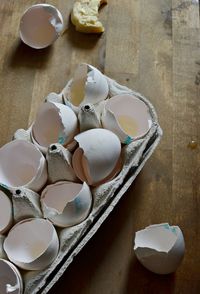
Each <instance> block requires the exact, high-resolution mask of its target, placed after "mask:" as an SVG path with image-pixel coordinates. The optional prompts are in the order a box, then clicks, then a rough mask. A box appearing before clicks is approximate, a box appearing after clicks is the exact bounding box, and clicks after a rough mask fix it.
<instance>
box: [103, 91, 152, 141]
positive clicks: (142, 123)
mask: <svg viewBox="0 0 200 294" xmlns="http://www.w3.org/2000/svg"><path fill="white" fill-rule="evenodd" d="M102 125H103V127H104V128H106V129H109V130H111V131H112V132H114V133H115V134H116V135H117V136H118V137H119V139H120V141H121V142H122V143H124V144H129V143H130V142H132V141H133V140H137V139H140V138H142V137H144V136H145V135H146V134H147V133H148V131H149V129H150V128H151V125H152V118H151V115H150V112H149V109H148V107H147V105H146V104H145V103H144V102H143V101H142V100H140V99H138V98H137V97H135V96H134V95H129V94H123V95H117V96H113V97H112V98H110V99H108V100H107V101H106V103H105V107H104V111H103V114H102Z"/></svg>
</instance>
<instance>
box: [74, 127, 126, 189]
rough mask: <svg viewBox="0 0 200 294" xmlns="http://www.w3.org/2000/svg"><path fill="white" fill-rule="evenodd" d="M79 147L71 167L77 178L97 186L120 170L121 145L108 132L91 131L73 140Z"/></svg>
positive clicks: (114, 136)
mask: <svg viewBox="0 0 200 294" xmlns="http://www.w3.org/2000/svg"><path fill="white" fill-rule="evenodd" d="M74 139H75V140H76V141H77V142H78V144H79V147H78V148H77V149H76V151H75V152H74V154H73V157H72V165H73V168H74V171H75V173H76V175H77V177H78V178H79V179H80V180H81V181H83V182H86V183H87V184H89V185H93V186H97V185H99V184H101V183H103V182H106V181H108V180H111V179H112V178H113V177H114V176H115V175H116V174H117V173H118V172H119V171H120V169H121V143H120V141H119V139H118V137H117V136H116V135H115V134H114V133H112V132H111V131H109V130H105V129H91V130H88V131H86V132H83V133H81V134H79V135H77V136H75V138H74Z"/></svg>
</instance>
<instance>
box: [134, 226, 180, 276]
mask: <svg viewBox="0 0 200 294" xmlns="http://www.w3.org/2000/svg"><path fill="white" fill-rule="evenodd" d="M134 250H135V254H136V256H137V258H138V260H139V261H140V262H141V263H142V265H143V266H144V267H146V268H147V269H148V270H150V271H152V272H154V273H157V274H169V273H172V272H174V271H176V269H177V268H178V266H179V265H180V263H181V261H182V259H183V256H184V251H185V242H184V238H183V234H182V231H181V229H180V228H179V227H178V226H170V225H169V224H167V223H166V224H158V225H151V226H149V227H146V228H145V229H144V230H141V231H138V232H136V235H135V246H134Z"/></svg>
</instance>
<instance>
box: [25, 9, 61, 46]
mask: <svg viewBox="0 0 200 294" xmlns="http://www.w3.org/2000/svg"><path fill="white" fill-rule="evenodd" d="M63 27H64V24H63V18H62V15H61V13H60V11H59V10H58V9H57V8H56V7H54V6H52V5H49V4H36V5H33V6H31V7H29V8H28V9H27V10H26V11H25V12H24V14H23V16H22V18H21V20H20V38H21V40H22V41H23V42H24V43H25V44H26V45H28V46H30V47H32V48H34V49H42V48H46V47H48V46H49V45H51V44H52V43H53V42H54V41H55V40H56V39H57V38H58V37H59V35H60V33H61V31H62V30H63Z"/></svg>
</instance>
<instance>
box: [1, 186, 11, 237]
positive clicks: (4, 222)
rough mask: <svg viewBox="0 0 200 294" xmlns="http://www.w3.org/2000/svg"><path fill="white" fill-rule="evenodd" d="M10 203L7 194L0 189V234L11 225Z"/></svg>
mask: <svg viewBox="0 0 200 294" xmlns="http://www.w3.org/2000/svg"><path fill="white" fill-rule="evenodd" d="M12 221H13V213H12V203H11V201H10V199H9V198H8V196H7V195H6V194H5V193H4V192H3V191H0V234H4V233H5V232H6V231H7V230H8V229H9V228H10V227H11V225H12Z"/></svg>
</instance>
